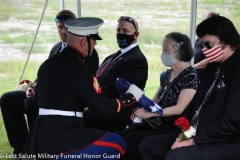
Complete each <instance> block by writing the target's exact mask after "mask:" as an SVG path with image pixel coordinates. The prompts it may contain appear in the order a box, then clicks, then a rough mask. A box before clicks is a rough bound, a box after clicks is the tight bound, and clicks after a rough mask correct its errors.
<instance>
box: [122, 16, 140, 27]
mask: <svg viewBox="0 0 240 160" xmlns="http://www.w3.org/2000/svg"><path fill="white" fill-rule="evenodd" d="M120 20H124V21H128V22H130V23H132V24H133V26H134V27H135V29H136V30H137V27H136V24H135V23H134V20H133V19H132V18H131V17H126V16H121V17H120V18H119V19H118V22H119V21H120Z"/></svg>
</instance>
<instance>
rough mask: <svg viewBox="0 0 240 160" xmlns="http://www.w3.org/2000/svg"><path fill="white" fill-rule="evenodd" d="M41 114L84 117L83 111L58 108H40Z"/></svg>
mask: <svg viewBox="0 0 240 160" xmlns="http://www.w3.org/2000/svg"><path fill="white" fill-rule="evenodd" d="M39 115H60V116H73V117H83V112H74V111H61V110H56V109H44V108H39Z"/></svg>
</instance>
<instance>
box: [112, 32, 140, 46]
mask: <svg viewBox="0 0 240 160" xmlns="http://www.w3.org/2000/svg"><path fill="white" fill-rule="evenodd" d="M134 34H135V33H134ZM134 34H133V35H127V34H121V33H118V34H116V36H117V43H118V46H119V48H126V47H128V46H129V45H130V44H131V43H132V42H133V41H134Z"/></svg>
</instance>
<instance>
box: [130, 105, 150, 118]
mask: <svg viewBox="0 0 240 160" xmlns="http://www.w3.org/2000/svg"><path fill="white" fill-rule="evenodd" d="M134 114H135V116H138V117H139V118H141V119H144V118H149V117H152V113H151V112H148V111H146V110H145V109H143V108H138V109H137V110H136V111H135V112H134Z"/></svg>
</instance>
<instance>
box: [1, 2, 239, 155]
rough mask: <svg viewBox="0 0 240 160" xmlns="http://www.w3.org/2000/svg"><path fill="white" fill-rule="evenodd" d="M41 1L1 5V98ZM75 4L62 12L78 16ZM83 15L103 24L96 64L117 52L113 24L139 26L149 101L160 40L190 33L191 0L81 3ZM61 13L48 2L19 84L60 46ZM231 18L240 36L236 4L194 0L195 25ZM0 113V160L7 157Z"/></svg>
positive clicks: (16, 72)
mask: <svg viewBox="0 0 240 160" xmlns="http://www.w3.org/2000/svg"><path fill="white" fill-rule="evenodd" d="M44 3H45V1H44V0H0V82H1V83H0V96H1V95H2V94H3V93H5V92H7V91H12V90H14V89H15V87H16V86H17V83H18V81H19V78H20V75H21V72H22V69H23V66H24V64H25V60H26V59H27V55H28V53H29V50H30V46H31V43H32V41H33V37H34V34H35V31H36V29H37V24H38V20H39V18H40V15H41V13H42V9H43V6H44ZM76 8H77V7H76V1H75V0H65V9H69V10H71V11H73V12H74V13H75V14H76V13H77V9H76ZM81 8H82V11H81V14H82V16H85V17H91V16H94V17H100V18H102V19H103V20H104V22H105V23H104V25H103V26H102V27H101V28H100V30H99V34H100V35H101V37H102V38H103V40H102V41H98V44H97V46H96V49H97V51H98V53H99V57H100V63H101V62H102V60H103V59H104V57H106V56H107V55H109V54H112V53H113V52H116V51H117V50H118V46H117V43H116V36H115V34H116V25H117V19H118V18H119V17H120V16H122V15H125V16H132V17H134V18H135V19H136V20H137V21H138V23H139V32H140V36H139V39H138V44H139V46H140V48H141V50H142V51H143V53H144V54H145V56H146V58H147V60H148V64H149V76H148V81H147V85H146V88H145V93H146V95H147V96H148V97H150V98H152V97H153V95H154V94H155V92H156V90H157V88H158V86H159V75H160V73H161V72H162V71H163V70H165V69H166V67H164V66H163V65H162V63H161V61H160V54H161V50H162V47H161V44H162V40H163V37H164V36H165V35H166V34H167V33H169V32H173V31H177V32H181V33H185V34H187V35H189V33H190V13H191V0H171V1H169V0H147V1H144V0H132V1H127V0H81ZM59 10H60V0H49V2H48V5H47V8H46V11H45V14H44V17H43V21H42V24H41V27H40V29H39V33H38V35H37V39H36V42H35V44H34V47H33V51H32V54H31V57H30V59H29V63H28V65H27V68H26V71H25V73H24V76H23V79H29V80H32V81H33V80H34V79H35V78H36V74H37V70H38V68H39V66H40V65H41V63H42V62H43V61H44V60H45V59H46V58H47V57H48V54H49V51H50V49H51V47H52V46H53V45H54V44H55V43H57V42H59V41H60V39H59V37H58V34H57V29H56V26H55V22H54V18H55V15H56V14H57V13H58V12H59ZM208 10H212V11H216V12H218V13H219V14H220V15H222V16H225V17H227V18H229V19H230V20H231V21H232V22H233V23H234V25H235V27H236V28H237V29H238V31H239V32H240V0H198V1H197V24H198V23H200V22H201V21H202V19H203V16H204V14H205V13H206V12H207V11H208ZM11 153H12V148H11V147H10V145H9V143H8V139H7V136H6V132H5V127H4V124H3V121H2V117H1V114H0V156H1V154H11Z"/></svg>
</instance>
